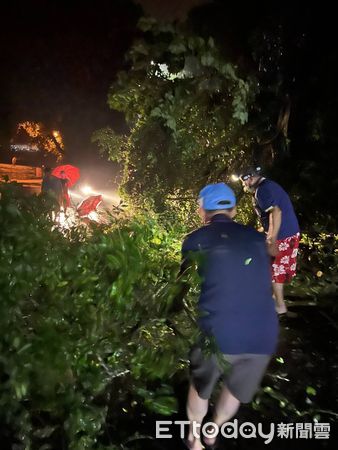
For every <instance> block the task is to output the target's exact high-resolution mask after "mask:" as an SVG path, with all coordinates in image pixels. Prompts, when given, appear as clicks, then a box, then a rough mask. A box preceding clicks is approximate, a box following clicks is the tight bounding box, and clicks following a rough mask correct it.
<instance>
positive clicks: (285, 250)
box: [272, 233, 300, 283]
mask: <svg viewBox="0 0 338 450" xmlns="http://www.w3.org/2000/svg"><path fill="white" fill-rule="evenodd" d="M299 239H300V234H299V233H297V234H295V235H293V236H290V237H288V238H285V239H281V240H277V241H276V243H277V246H278V254H277V255H276V256H275V257H274V259H273V260H272V282H273V283H288V282H290V281H291V279H292V278H293V277H294V276H295V275H296V266H297V254H298V247H299Z"/></svg>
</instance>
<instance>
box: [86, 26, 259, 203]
mask: <svg viewBox="0 0 338 450" xmlns="http://www.w3.org/2000/svg"><path fill="white" fill-rule="evenodd" d="M139 27H140V29H141V30H142V31H143V33H144V34H143V38H142V39H140V40H138V41H137V42H135V43H134V45H133V47H132V48H131V49H130V51H129V53H128V55H127V59H128V61H129V63H130V66H131V67H130V68H129V70H128V71H124V72H120V73H119V74H118V78H117V81H116V82H115V83H114V84H113V85H112V86H111V89H110V92H109V96H108V103H109V106H110V107H111V108H112V109H114V110H117V111H121V112H123V113H124V115H125V118H126V121H127V123H128V126H129V133H126V134H125V135H117V134H116V133H115V132H114V131H113V130H112V129H104V130H100V131H98V132H97V133H96V134H95V135H94V140H95V141H97V142H98V143H99V145H100V147H101V149H102V150H103V151H106V152H107V153H108V154H109V157H110V159H112V160H114V161H118V162H120V163H122V165H123V169H124V174H123V183H122V187H123V189H124V190H125V192H126V193H127V194H128V195H129V196H131V197H132V198H133V199H134V200H139V199H140V198H148V199H152V200H154V202H155V204H156V205H158V206H159V205H161V204H163V203H164V201H165V199H166V198H168V197H169V198H170V196H175V197H177V196H187V195H192V194H195V193H196V191H198V190H199V189H200V187H201V186H202V185H203V184H205V183H206V182H208V181H210V180H213V181H215V180H217V179H219V180H223V179H226V178H227V176H228V175H229V174H230V173H231V171H232V170H233V168H234V167H235V166H236V165H237V164H238V160H239V159H243V158H245V155H246V154H247V152H248V149H249V146H250V143H251V141H252V139H251V138H250V133H249V130H248V125H247V124H248V116H249V111H250V108H251V106H252V104H253V101H254V98H255V95H256V93H257V91H258V88H257V83H256V81H255V80H254V79H253V78H250V77H243V76H241V75H240V74H239V71H238V70H237V67H236V66H235V65H233V64H232V63H231V62H229V61H227V60H226V59H225V58H224V57H223V56H222V54H221V52H220V51H219V49H218V48H217V46H216V44H215V42H214V40H213V39H212V38H211V37H210V38H208V39H205V38H202V37H200V36H197V35H195V34H193V33H191V32H190V31H186V30H182V29H178V28H177V27H175V26H173V25H161V24H159V23H157V22H156V21H155V20H154V19H141V21H140V22H139Z"/></svg>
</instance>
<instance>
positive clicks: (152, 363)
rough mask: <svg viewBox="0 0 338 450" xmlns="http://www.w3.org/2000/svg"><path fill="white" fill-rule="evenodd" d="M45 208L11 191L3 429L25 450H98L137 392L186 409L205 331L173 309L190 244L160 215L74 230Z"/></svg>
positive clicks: (4, 209)
mask: <svg viewBox="0 0 338 450" xmlns="http://www.w3.org/2000/svg"><path fill="white" fill-rule="evenodd" d="M45 206H46V210H45V212H44V211H43V210H42V211H41V207H42V204H41V200H40V199H39V198H35V197H25V196H22V194H21V193H20V192H17V193H16V195H13V192H12V189H10V185H8V186H7V187H6V189H2V197H1V204H0V228H1V242H0V244H1V260H0V328H1V339H0V354H1V359H0V376H1V387H0V389H1V393H0V421H1V422H0V423H1V424H2V425H1V428H2V429H3V430H4V429H7V434H8V436H9V438H11V439H13V436H14V437H15V438H16V441H17V443H18V444H19V443H21V445H22V447H21V446H19V447H18V448H24V449H30V448H41V449H42V448H43V449H46V448H50V447H49V446H48V445H51V446H52V448H55V446H57V443H58V442H61V441H63V442H64V443H65V445H67V448H69V449H73V450H75V449H78V450H83V449H92V448H96V447H95V443H97V440H98V437H99V435H100V434H101V433H102V431H103V429H102V427H103V425H104V423H105V421H106V415H107V413H108V410H109V408H110V409H113V410H115V409H117V408H118V404H119V402H121V399H123V398H124V397H125V396H127V395H128V394H130V395H132V397H133V398H134V400H136V401H140V402H141V403H143V402H145V403H146V406H148V407H149V408H152V409H155V411H157V412H161V413H163V414H165V413H168V412H172V411H173V410H174V409H175V400H174V398H173V397H172V396H171V388H170V387H167V386H166V382H167V381H168V380H169V379H170V378H171V377H172V376H173V374H174V373H176V372H177V370H178V369H181V368H184V367H185V364H186V363H185V359H186V357H187V348H188V346H189V342H190V340H191V339H192V338H193V335H194V333H193V332H192V330H191V322H190V320H189V318H188V316H187V315H186V314H185V313H184V312H182V313H177V312H175V313H173V312H171V310H170V308H171V303H172V300H173V298H174V296H175V295H176V290H177V286H176V284H175V279H176V275H177V272H178V269H179V258H180V252H179V249H180V245H179V240H178V239H177V235H175V233H174V232H173V231H165V230H164V229H163V228H161V226H160V225H159V224H158V222H157V221H156V219H155V218H154V217H151V215H148V216H145V215H143V216H136V217H134V218H133V219H125V220H124V219H122V218H120V219H119V220H117V219H116V221H115V223H114V222H113V223H112V224H111V225H110V227H108V228H105V229H101V228H100V229H99V228H97V229H96V228H93V229H92V230H91V231H90V233H89V232H88V230H87V231H85V229H83V228H81V227H80V228H74V229H71V230H68V231H64V230H60V229H58V228H55V227H54V226H53V223H52V222H51V221H50V220H49V218H48V214H45V213H46V211H47V206H48V205H45ZM178 330H184V331H182V332H180V331H178ZM189 330H190V331H189ZM121 383H122V384H121ZM121 385H123V389H122V390H121ZM52 444H53V445H52Z"/></svg>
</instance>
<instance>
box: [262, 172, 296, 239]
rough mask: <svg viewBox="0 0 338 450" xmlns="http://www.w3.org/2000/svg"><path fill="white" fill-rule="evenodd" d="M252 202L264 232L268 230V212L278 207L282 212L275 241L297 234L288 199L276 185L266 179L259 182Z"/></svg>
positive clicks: (293, 212) (294, 216) (293, 213)
mask: <svg viewBox="0 0 338 450" xmlns="http://www.w3.org/2000/svg"><path fill="white" fill-rule="evenodd" d="M254 202H255V209H256V212H257V214H258V215H259V217H260V220H261V223H262V226H263V228H264V230H265V231H268V229H269V214H270V212H269V210H270V211H271V208H272V207H273V206H278V208H279V209H280V210H281V211H282V223H281V226H280V229H279V232H278V236H277V239H285V238H287V237H290V236H293V235H294V234H296V233H299V225H298V220H297V217H296V214H295V211H294V209H293V206H292V203H291V200H290V197H289V196H288V194H287V193H286V192H285V191H284V189H283V188H282V187H281V186H280V185H279V184H278V183H275V182H274V181H271V180H267V179H264V180H263V181H261V182H260V183H259V185H258V187H257V189H256V192H255V197H254Z"/></svg>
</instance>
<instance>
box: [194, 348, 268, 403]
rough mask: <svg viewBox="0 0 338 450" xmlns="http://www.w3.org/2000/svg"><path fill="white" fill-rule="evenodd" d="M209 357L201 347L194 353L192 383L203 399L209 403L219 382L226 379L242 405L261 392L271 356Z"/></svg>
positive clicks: (246, 354)
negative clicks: (260, 388) (221, 359)
mask: <svg viewBox="0 0 338 450" xmlns="http://www.w3.org/2000/svg"><path fill="white" fill-rule="evenodd" d="M221 358H224V362H225V364H223V361H222V362H221V361H220V359H219V356H216V355H211V356H208V357H206V356H205V355H204V354H203V352H202V350H201V348H200V347H194V348H193V349H192V350H191V352H190V377H191V381H192V383H193V385H194V387H195V389H196V391H197V392H198V395H199V396H200V397H201V398H203V399H209V398H210V396H211V394H212V391H213V389H214V387H215V385H216V383H217V381H218V380H219V379H220V378H221V377H222V378H223V382H224V384H225V385H226V386H227V387H228V389H229V391H230V392H231V394H232V395H233V396H234V397H236V398H237V399H238V400H239V401H240V402H241V403H249V402H250V401H251V400H252V398H253V396H254V395H255V393H256V392H257V390H258V388H259V386H260V383H261V380H262V378H263V376H264V373H265V371H266V368H267V366H268V364H269V361H270V359H271V355H257V354H251V353H244V354H242V355H222V354H221Z"/></svg>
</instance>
